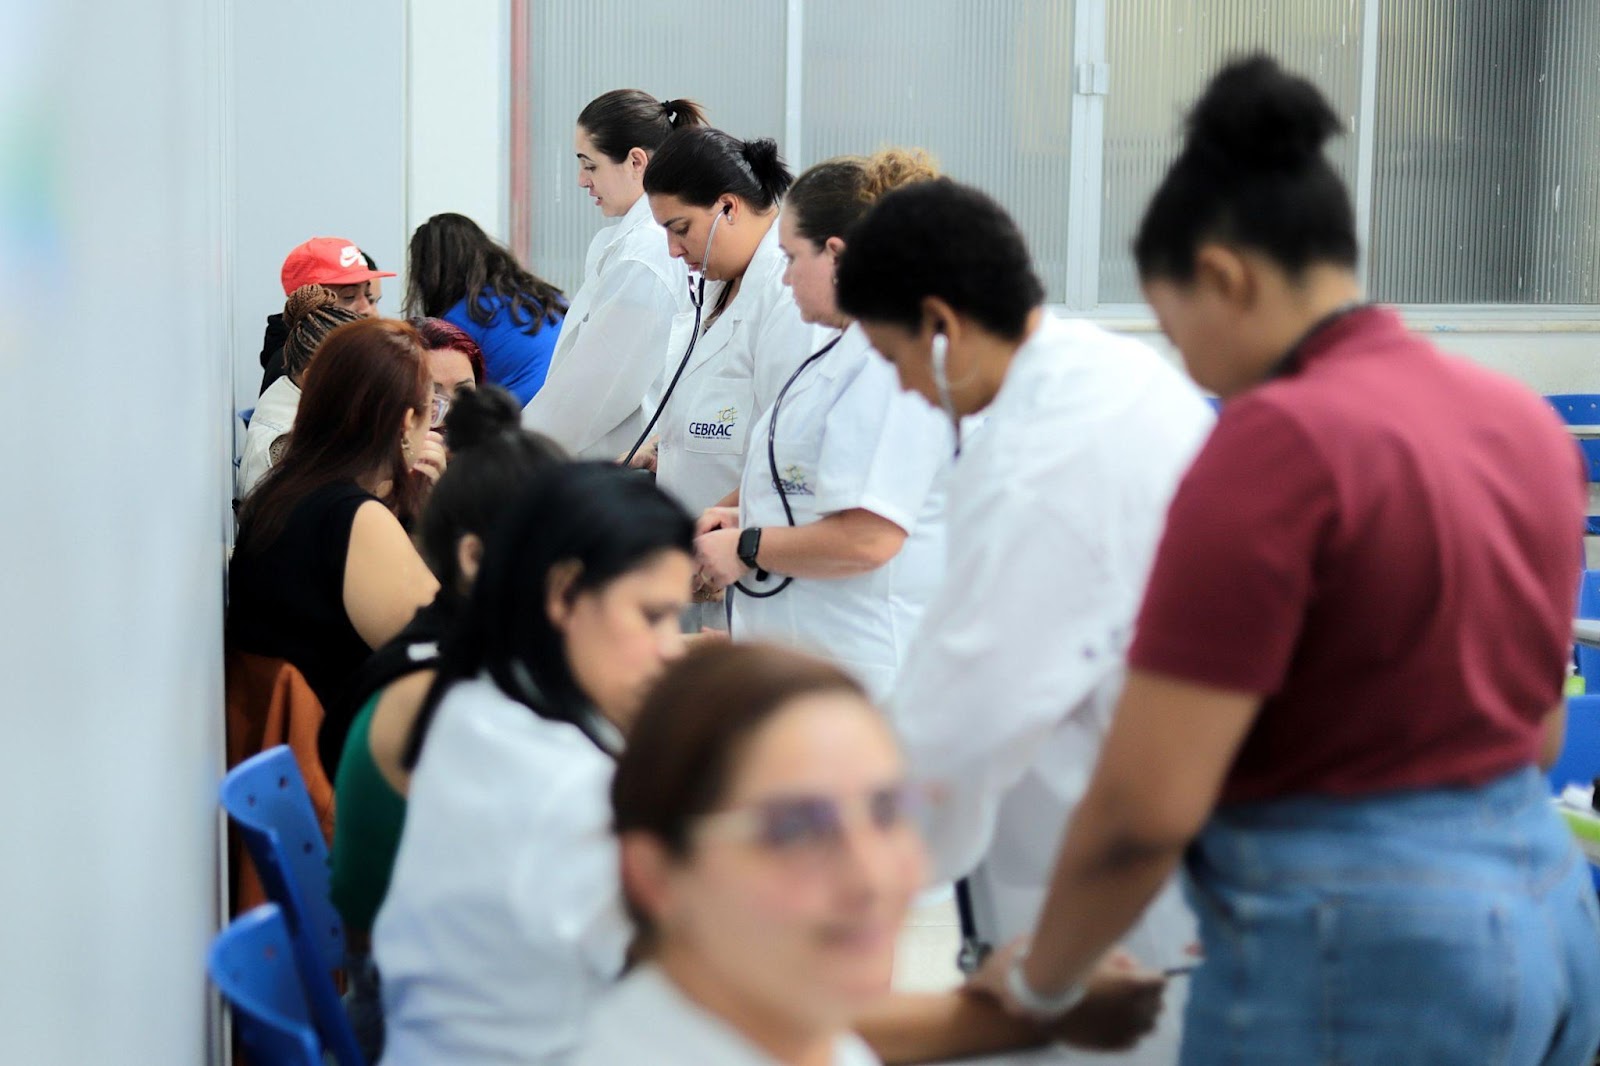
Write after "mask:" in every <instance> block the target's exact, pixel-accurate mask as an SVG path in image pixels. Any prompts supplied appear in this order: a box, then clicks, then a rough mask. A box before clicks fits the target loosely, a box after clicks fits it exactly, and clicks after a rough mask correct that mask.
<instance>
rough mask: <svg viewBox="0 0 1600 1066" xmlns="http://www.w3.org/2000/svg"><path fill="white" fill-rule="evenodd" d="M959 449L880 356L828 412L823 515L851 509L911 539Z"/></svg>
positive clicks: (821, 468)
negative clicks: (880, 519) (867, 513)
mask: <svg viewBox="0 0 1600 1066" xmlns="http://www.w3.org/2000/svg"><path fill="white" fill-rule="evenodd" d="M953 447H954V442H953V439H952V434H951V431H950V428H949V424H948V423H947V422H946V421H945V419H944V416H943V415H942V414H940V413H939V412H937V411H935V410H934V409H933V408H931V407H929V406H928V404H927V402H926V401H924V400H923V399H922V398H921V397H920V396H913V395H911V394H910V393H907V392H902V391H901V389H900V382H899V379H898V378H897V377H896V375H895V372H894V370H893V369H892V368H891V367H890V366H889V364H887V363H886V362H884V361H883V358H882V357H881V356H879V355H878V354H877V353H876V352H868V353H867V362H866V363H865V365H863V366H862V368H861V370H860V372H859V373H858V374H856V376H855V377H854V379H853V380H852V381H851V382H850V383H849V384H848V385H847V386H845V388H844V390H843V391H842V392H841V393H840V395H839V397H838V399H837V400H835V401H834V404H833V407H832V408H831V409H830V410H829V411H828V414H827V418H826V420H825V422H824V424H823V429H822V450H821V452H820V454H819V455H818V457H817V501H816V502H817V509H818V511H820V512H821V513H823V514H836V513H838V512H840V511H848V510H851V509H853V508H861V509H863V510H867V511H871V512H872V513H873V514H876V515H879V516H880V517H883V518H887V519H888V520H889V521H891V522H893V523H894V524H895V525H897V526H899V527H900V528H901V529H903V530H905V532H906V534H907V535H908V536H909V535H910V534H912V533H914V532H915V531H916V525H917V516H918V515H919V514H920V513H921V512H922V509H923V505H924V504H925V503H926V502H927V499H928V493H929V492H930V491H932V488H933V482H934V479H935V478H936V477H938V475H939V472H940V471H941V470H942V469H943V468H944V466H945V463H946V462H947V461H948V460H949V458H950V453H951V450H952V448H953Z"/></svg>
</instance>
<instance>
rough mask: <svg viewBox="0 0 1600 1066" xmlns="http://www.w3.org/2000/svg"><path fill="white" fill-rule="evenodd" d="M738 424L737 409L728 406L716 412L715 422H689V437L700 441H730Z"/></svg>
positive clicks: (731, 405)
mask: <svg viewBox="0 0 1600 1066" xmlns="http://www.w3.org/2000/svg"><path fill="white" fill-rule="evenodd" d="M738 424H739V408H737V407H735V406H734V405H733V404H729V405H728V406H727V407H724V408H722V409H721V410H720V411H718V412H717V414H716V421H715V422H690V423H689V436H691V437H697V438H699V439H702V440H731V439H732V438H733V431H734V428H735V427H737V426H738Z"/></svg>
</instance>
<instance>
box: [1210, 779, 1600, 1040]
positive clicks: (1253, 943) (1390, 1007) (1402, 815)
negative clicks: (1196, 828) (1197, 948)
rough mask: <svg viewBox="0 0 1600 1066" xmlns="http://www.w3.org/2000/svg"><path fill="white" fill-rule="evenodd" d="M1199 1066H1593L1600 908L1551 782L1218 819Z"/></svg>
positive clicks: (1265, 808)
mask: <svg viewBox="0 0 1600 1066" xmlns="http://www.w3.org/2000/svg"><path fill="white" fill-rule="evenodd" d="M1186 865H1187V870H1186V873H1187V877H1186V878H1185V882H1186V883H1185V887H1186V889H1187V891H1188V894H1189V899H1190V903H1191V905H1192V906H1193V907H1194V911H1195V914H1196V916H1197V917H1198V918H1199V921H1200V935H1201V940H1202V942H1203V943H1204V946H1205V962H1204V963H1203V964H1202V965H1201V967H1200V968H1199V969H1198V970H1197V971H1196V972H1195V974H1194V978H1193V982H1192V985H1191V988H1190V993H1189V1006H1188V1013H1187V1015H1186V1016H1185V1031H1184V1043H1183V1053H1182V1059H1181V1061H1182V1063H1183V1064H1184V1066H1202V1064H1204V1066H1212V1064H1222V1063H1228V1064H1239V1066H1247V1064H1248V1066H1255V1064H1267V1063H1273V1064H1278V1063H1282V1064H1285V1066H1288V1064H1293V1066H1309V1064H1318V1063H1327V1064H1333V1063H1340V1064H1344V1063H1348V1064H1352V1066H1409V1064H1413V1063H1415V1064H1419V1066H1420V1064H1429V1066H1432V1064H1441V1066H1444V1064H1448V1066H1454V1064H1457V1063H1461V1064H1470V1066H1491V1064H1500V1063H1505V1064H1515V1066H1534V1064H1547V1066H1580V1064H1582V1066H1588V1064H1589V1063H1590V1062H1592V1061H1593V1057H1594V1054H1595V1049H1596V1045H1600V911H1597V907H1596V900H1595V892H1594V887H1593V885H1592V884H1591V883H1590V880H1589V871H1588V868H1587V865H1586V863H1585V862H1584V861H1583V859H1582V857H1581V856H1580V855H1579V854H1578V851H1577V849H1576V847H1575V846H1574V844H1573V841H1572V839H1571V837H1570V835H1569V834H1568V831H1567V828H1566V826H1565V825H1564V824H1563V823H1562V822H1561V820H1560V819H1559V817H1558V816H1557V815H1556V814H1555V812H1554V811H1553V810H1551V807H1550V796H1549V792H1548V790H1547V788H1546V785H1545V783H1544V779H1543V778H1542V777H1540V776H1539V775H1538V774H1537V773H1535V772H1534V771H1533V770H1532V769H1529V770H1525V771H1518V772H1517V773H1514V774H1512V775H1510V776H1508V777H1504V778H1501V779H1500V780H1498V781H1495V782H1493V783H1491V784H1489V785H1486V786H1484V787H1482V788H1477V789H1437V790H1428V791H1421V792H1406V793H1390V794H1386V795H1381V796H1376V797H1371V798H1363V799H1358V800H1334V799H1327V798H1316V797H1306V798H1294V799H1287V800H1280V801H1275V802H1268V803H1259V804H1241V805H1236V806H1232V807H1227V808H1223V809H1221V810H1219V811H1218V812H1217V813H1216V814H1215V815H1214V816H1213V818H1212V820H1211V823H1210V824H1209V825H1208V826H1207V828H1206V830H1205V832H1204V833H1202V834H1201V836H1200V838H1199V839H1198V840H1197V841H1196V842H1195V844H1194V846H1193V847H1192V848H1191V849H1190V851H1189V854H1188V857H1187V860H1186Z"/></svg>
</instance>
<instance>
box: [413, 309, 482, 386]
mask: <svg viewBox="0 0 1600 1066" xmlns="http://www.w3.org/2000/svg"><path fill="white" fill-rule="evenodd" d="M406 321H407V322H409V323H410V324H411V326H412V327H413V328H414V329H415V330H416V331H417V333H418V335H420V336H421V337H422V346H423V347H424V348H426V349H427V350H428V351H430V352H438V351H443V350H446V349H448V350H450V351H452V352H460V353H461V354H462V355H464V356H466V357H467V362H469V363H471V364H472V380H473V382H474V383H475V384H478V385H482V384H483V349H481V348H479V347H478V342H477V341H475V340H473V339H472V338H471V337H469V336H468V335H467V331H466V330H464V329H462V328H461V327H460V326H458V325H456V324H455V323H454V322H446V321H445V320H444V319H442V318H408V319H406Z"/></svg>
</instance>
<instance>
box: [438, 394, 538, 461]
mask: <svg viewBox="0 0 1600 1066" xmlns="http://www.w3.org/2000/svg"><path fill="white" fill-rule="evenodd" d="M521 422H522V408H520V407H518V406H517V398H516V397H515V396H513V395H511V394H510V393H509V392H507V391H506V390H505V389H502V388H501V387H500V386H498V385H483V386H481V387H479V388H478V389H476V390H473V389H460V390H458V391H457V392H456V394H455V396H454V397H453V398H452V399H451V401H450V411H449V413H448V414H446V415H445V416H444V430H445V439H446V440H448V441H449V442H450V450H451V451H456V452H459V451H464V450H466V449H468V448H475V447H477V446H478V445H480V444H482V443H483V442H484V441H488V440H493V439H494V438H496V437H498V436H500V435H501V434H503V433H511V432H514V431H516V430H517V429H518V428H519V427H520V425H521Z"/></svg>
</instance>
